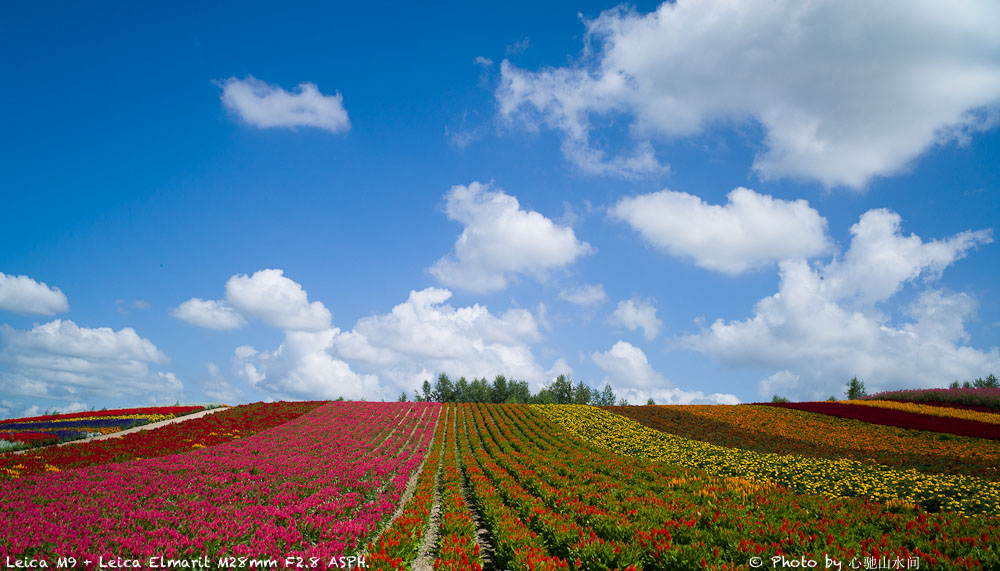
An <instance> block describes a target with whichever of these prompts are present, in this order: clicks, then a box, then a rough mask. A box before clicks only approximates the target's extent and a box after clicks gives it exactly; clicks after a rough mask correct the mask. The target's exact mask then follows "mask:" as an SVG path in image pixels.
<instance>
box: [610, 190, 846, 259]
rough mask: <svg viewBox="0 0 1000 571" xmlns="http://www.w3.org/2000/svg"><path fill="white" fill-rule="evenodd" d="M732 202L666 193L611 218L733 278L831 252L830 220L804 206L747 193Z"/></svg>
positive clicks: (626, 203)
mask: <svg viewBox="0 0 1000 571" xmlns="http://www.w3.org/2000/svg"><path fill="white" fill-rule="evenodd" d="M728 198H729V202H728V203H727V204H726V205H724V206H718V205H714V204H706V203H705V202H703V201H702V200H701V199H700V198H698V197H697V196H694V195H691V194H688V193H686V192H675V191H671V190H663V191H660V192H654V193H652V194H644V195H639V196H632V197H629V198H623V199H621V200H619V201H618V202H617V203H616V204H615V205H614V206H613V207H611V208H610V209H609V211H608V214H609V216H611V218H612V219H614V220H621V221H623V222H626V223H628V224H629V226H631V227H632V229H634V230H636V231H637V232H639V234H640V235H641V236H642V237H643V238H644V239H646V241H647V242H649V243H650V244H652V245H653V246H655V247H656V248H657V249H659V250H662V251H664V252H667V253H669V254H672V255H674V256H678V257H685V258H691V259H693V260H694V263H695V264H696V265H698V266H700V267H702V268H706V269H709V270H715V271H718V272H722V273H725V274H729V275H736V274H740V273H743V272H745V271H747V270H749V269H752V268H759V267H761V266H764V265H768V264H772V263H774V262H776V261H778V260H783V259H788V258H797V257H804V258H809V257H813V256H816V255H819V254H823V253H826V252H828V251H829V250H830V249H831V247H832V245H831V243H830V240H829V238H828V237H827V221H826V219H825V218H823V217H822V216H820V215H819V212H817V211H816V210H814V209H813V208H811V207H810V206H809V203H808V202H806V201H805V200H796V201H785V200H780V199H776V198H773V197H771V196H767V195H761V194H758V193H756V192H754V191H752V190H750V189H747V188H742V187H740V188H737V189H735V190H733V191H732V192H730V193H729V196H728Z"/></svg>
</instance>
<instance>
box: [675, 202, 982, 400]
mask: <svg viewBox="0 0 1000 571" xmlns="http://www.w3.org/2000/svg"><path fill="white" fill-rule="evenodd" d="M851 235H852V238H851V244H850V247H849V248H848V250H847V253H846V254H845V255H844V256H843V258H835V259H834V260H832V261H831V262H829V263H827V264H818V265H816V266H811V265H810V264H809V263H807V262H806V261H805V260H802V259H797V260H796V259H790V260H785V261H782V262H781V263H780V264H779V274H780V278H781V280H780V284H779V286H778V292H777V293H775V294H774V295H772V296H769V297H766V298H764V299H762V300H760V301H759V302H758V303H757V304H756V305H755V306H754V309H753V315H752V316H751V317H749V318H747V319H744V320H736V321H729V322H726V321H724V320H722V319H718V320H716V321H715V322H714V323H713V324H712V325H711V326H710V327H708V328H707V329H705V330H703V331H702V332H700V333H697V334H691V335H687V336H684V337H682V338H681V339H680V342H681V345H682V346H684V347H686V348H690V349H694V350H696V351H700V352H703V353H705V354H707V355H710V356H712V357H714V358H716V359H718V360H720V361H721V362H723V363H724V364H726V365H727V366H730V367H743V368H756V369H763V370H772V371H777V372H776V373H773V374H772V375H770V376H768V377H767V378H765V379H763V380H762V381H761V382H760V384H759V386H758V392H759V394H760V395H761V396H763V397H768V396H770V395H771V394H774V393H780V394H783V395H785V396H789V397H791V398H795V399H822V398H826V397H827V396H829V395H830V394H833V395H835V396H837V395H838V393H840V392H841V389H842V388H843V384H844V383H845V382H846V381H847V380H848V379H850V378H851V377H854V376H857V377H859V378H861V379H862V380H863V381H864V380H866V379H867V380H868V382H869V385H868V389H869V391H878V390H880V389H887V388H892V387H898V386H904V387H905V386H909V387H914V386H916V387H936V386H941V384H942V382H944V381H947V380H961V379H965V380H968V379H971V378H976V377H978V376H981V375H984V374H986V373H985V372H987V371H994V370H1000V351H998V349H997V347H993V348H991V349H989V350H980V349H976V348H973V347H970V346H967V345H965V344H964V342H966V341H967V340H968V333H967V331H966V328H965V323H966V322H967V321H968V320H969V319H970V318H972V316H973V315H974V312H975V308H976V303H975V300H974V299H973V298H972V297H971V296H969V295H967V294H965V293H949V292H946V291H944V290H942V289H940V288H934V287H932V285H933V283H934V282H935V281H936V280H937V279H939V278H940V276H941V273H942V272H943V271H944V269H945V268H947V267H948V266H950V265H951V264H953V263H954V262H955V261H957V260H959V259H961V258H963V257H964V256H965V255H966V254H967V253H968V251H969V250H971V249H972V248H974V247H976V246H979V245H982V244H988V243H990V242H992V237H991V233H990V232H988V231H968V232H962V233H959V234H957V235H954V236H951V237H949V238H946V239H943V240H932V241H924V240H923V239H921V238H920V237H919V236H916V235H912V234H911V235H910V236H908V237H905V236H903V235H902V234H901V232H900V217H899V215H898V214H896V213H894V212H891V211H889V210H885V209H878V210H870V211H868V212H866V213H865V214H863V215H862V216H861V218H860V220H859V221H858V222H857V223H856V224H855V225H853V226H852V227H851ZM918 278H922V280H921V281H920V282H918V281H917V280H918ZM921 286H923V287H922V288H921ZM904 287H911V288H914V289H915V290H919V291H917V292H916V293H917V297H916V299H915V301H913V302H911V303H910V304H908V305H907V306H905V307H904V311H903V313H904V314H905V316H906V317H907V318H908V319H907V320H905V321H901V322H896V323H894V322H893V320H892V319H891V317H890V314H887V313H885V312H883V311H882V306H883V305H884V304H885V303H886V302H888V301H889V300H890V299H891V298H893V296H894V295H895V294H896V293H897V292H899V291H900V290H901V289H902V288H904Z"/></svg>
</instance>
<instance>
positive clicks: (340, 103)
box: [222, 76, 351, 133]
mask: <svg viewBox="0 0 1000 571" xmlns="http://www.w3.org/2000/svg"><path fill="white" fill-rule="evenodd" d="M222 103H223V105H225V107H226V109H228V110H230V111H231V112H233V113H235V114H237V115H238V116H239V117H240V118H241V119H243V120H244V121H246V122H247V123H248V124H250V125H253V126H254V127H259V128H267V127H316V128H318V129H324V130H326V131H330V132H331V133H341V132H344V131H347V130H349V129H350V128H351V122H350V120H349V119H348V117H347V110H346V109H345V108H344V98H343V97H342V96H341V95H340V93H336V94H334V95H324V94H322V93H320V91H319V88H318V87H316V85H315V84H313V83H308V82H307V83H300V84H299V85H298V86H297V87H296V88H295V90H294V92H291V93H289V92H288V91H285V90H284V89H282V88H281V87H278V86H276V85H271V84H269V83H266V82H263V81H260V80H259V79H256V78H254V77H252V76H248V77H247V78H246V79H237V78H235V77H230V78H229V79H227V80H226V81H225V82H223V83H222Z"/></svg>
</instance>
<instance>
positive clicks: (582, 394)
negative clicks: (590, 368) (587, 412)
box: [573, 381, 593, 404]
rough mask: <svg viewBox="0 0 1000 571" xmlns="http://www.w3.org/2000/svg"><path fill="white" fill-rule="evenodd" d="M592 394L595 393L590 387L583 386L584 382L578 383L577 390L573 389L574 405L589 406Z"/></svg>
mask: <svg viewBox="0 0 1000 571" xmlns="http://www.w3.org/2000/svg"><path fill="white" fill-rule="evenodd" d="M591 392H593V391H592V390H591V389H590V387H588V386H587V385H585V384H583V381H578V382H577V383H576V388H575V389H573V404H587V403H589V402H590V397H591Z"/></svg>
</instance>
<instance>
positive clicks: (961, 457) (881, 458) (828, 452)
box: [605, 405, 1000, 481]
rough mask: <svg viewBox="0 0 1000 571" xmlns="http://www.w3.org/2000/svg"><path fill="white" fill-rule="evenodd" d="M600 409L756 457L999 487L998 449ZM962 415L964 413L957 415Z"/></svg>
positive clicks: (770, 415)
mask: <svg viewBox="0 0 1000 571" xmlns="http://www.w3.org/2000/svg"><path fill="white" fill-rule="evenodd" d="M605 410H608V411H610V412H613V413H615V414H618V415H621V416H626V417H628V418H630V419H632V420H635V421H636V422H639V423H640V424H643V425H645V426H648V427H650V428H654V429H656V430H659V431H661V432H666V433H670V434H673V435H676V436H681V437H684V438H689V439H692V440H698V441H703V442H707V443H709V444H716V445H718V446H723V447H729V448H741V449H747V450H753V451H756V452H762V453H772V454H782V455H784V454H795V455H799V456H808V457H812V458H826V459H829V460H839V459H851V460H856V461H858V462H867V463H875V464H884V465H886V466H892V467H895V468H901V469H903V470H917V471H920V472H925V473H930V474H964V475H968V476H976V477H979V478H985V479H988V480H993V481H1000V444H998V443H997V442H996V441H991V440H983V439H979V438H970V437H956V436H947V435H941V434H937V433H933V432H924V431H915V430H907V429H902V428H896V427H891V426H883V425H879V424H870V423H867V422H861V421H859V420H851V419H845V418H837V417H834V416H828V415H823V414H816V413H811V412H805V411H800V410H795V409H791V408H784V407H764V406H756V405H735V406H711V405H684V406H680V405H677V406H671V405H664V406H623V407H605ZM962 412H964V411H962Z"/></svg>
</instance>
